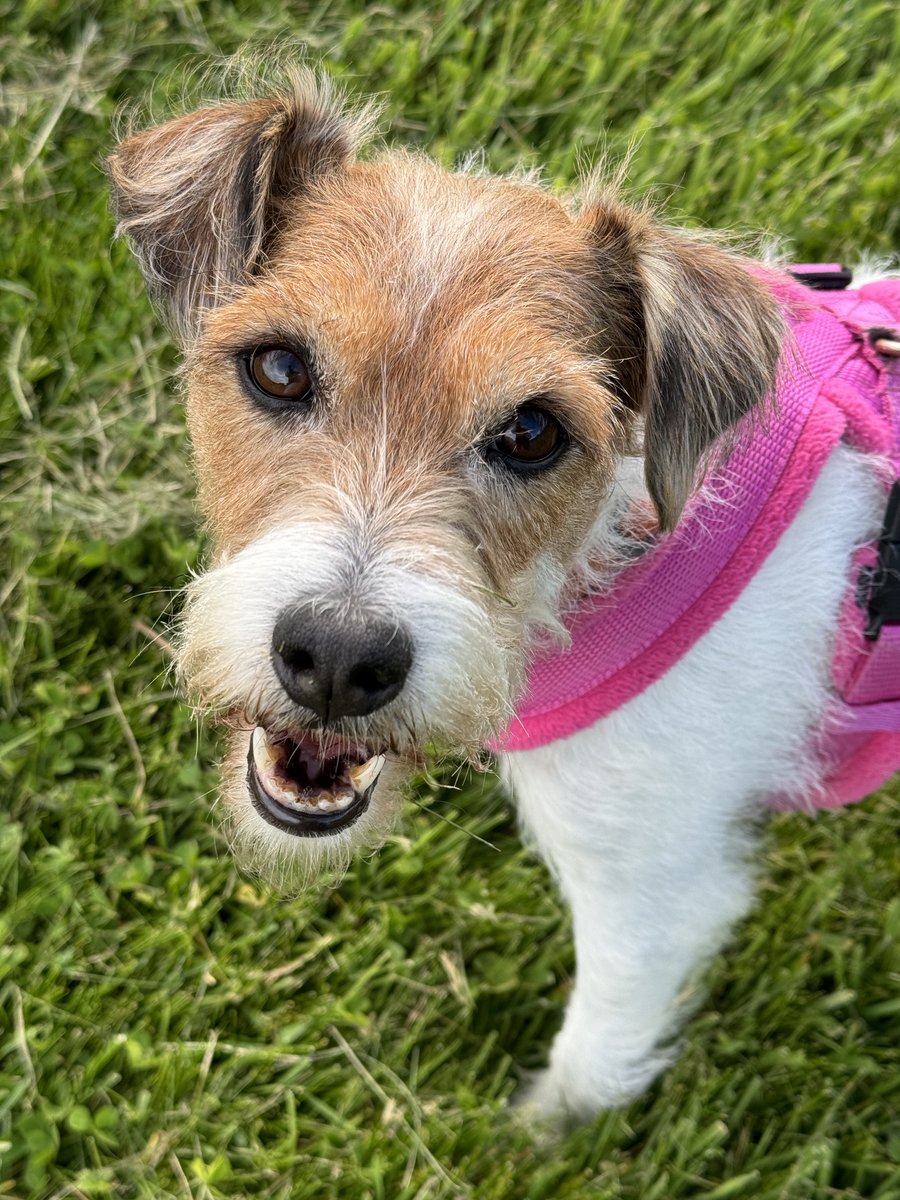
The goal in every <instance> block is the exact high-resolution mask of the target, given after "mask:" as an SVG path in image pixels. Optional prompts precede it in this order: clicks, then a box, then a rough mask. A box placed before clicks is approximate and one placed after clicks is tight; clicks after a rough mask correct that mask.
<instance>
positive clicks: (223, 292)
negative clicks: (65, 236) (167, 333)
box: [107, 71, 372, 339]
mask: <svg viewBox="0 0 900 1200" xmlns="http://www.w3.org/2000/svg"><path fill="white" fill-rule="evenodd" d="M371 120H372V109H371V108H370V109H363V110H360V111H357V112H351V111H350V110H348V108H347V107H346V106H345V104H344V103H343V102H342V101H341V99H340V98H339V97H337V96H336V95H335V93H334V91H333V88H332V87H331V86H330V84H329V83H328V81H327V80H326V79H325V78H324V77H319V76H315V75H314V74H313V73H312V72H311V71H299V72H297V73H296V74H295V76H294V77H293V79H292V81H291V84H290V86H289V87H287V88H285V89H284V90H283V91H281V92H279V93H278V94H276V95H272V96H269V97H267V98H264V99H257V100H250V101H247V102H246V103H222V104H217V105H213V106H211V107H209V108H202V109H200V110H199V111H197V112H193V113H188V114H187V115H186V116H183V117H178V118H176V119H174V120H171V121H167V122H166V123H165V124H163V125H157V126H154V127H151V128H149V129H145V130H143V131H142V132H140V133H136V134H133V135H131V136H129V137H126V138H125V139H124V140H123V141H122V142H120V144H119V145H118V147H117V148H116V150H115V152H114V153H113V154H112V155H111V156H110V157H109V159H108V160H107V167H108V170H109V175H110V178H111V181H112V191H113V207H114V209H115V212H116V214H117V216H118V218H119V226H118V229H119V232H120V233H124V234H125V235H126V236H127V237H128V239H129V241H130V243H131V245H132V247H133V249H134V251H135V253H136V254H137V257H138V259H139V261H140V263H141V267H142V269H143V272H144V275H145V277H146V279H147V283H148V286H149V288H150V291H151V293H152V294H153V295H154V297H155V298H156V299H157V300H158V301H160V302H161V304H162V306H163V308H164V310H165V312H166V314H167V316H168V317H169V319H170V321H171V323H172V325H173V327H174V329H175V331H176V333H178V334H179V335H180V336H181V337H182V338H183V339H189V338H190V337H191V336H192V335H193V334H194V333H195V332H196V329H197V326H198V324H199V321H200V319H201V318H202V315H203V313H204V312H205V311H207V310H209V309H210V308H213V307H215V305H216V304H219V303H221V302H222V301H223V300H225V299H227V298H228V297H229V295H231V294H232V293H233V292H234V290H235V288H236V287H238V286H239V285H240V284H241V283H244V282H246V280H247V279H248V278H250V277H251V276H252V275H253V274H254V272H255V271H257V270H258V269H259V267H260V266H261V265H262V264H263V263H264V261H265V256H266V251H267V248H268V246H269V242H270V239H271V236H272V234H273V233H274V232H275V231H276V230H277V226H278V220H279V215H280V211H281V209H282V208H283V207H284V205H285V203H286V202H287V201H289V200H290V199H291V198H292V197H294V196H296V195H297V193H298V192H300V191H302V190H303V189H304V188H306V187H308V186H309V185H310V184H311V183H312V182H313V181H314V180H315V179H317V178H319V177H321V176H322V175H324V174H327V173H330V172H334V171H339V170H341V169H342V168H344V167H346V166H347V165H348V163H349V162H350V161H351V160H352V158H353V157H354V155H355V152H356V150H357V147H358V145H359V143H360V141H361V140H362V138H363V137H364V136H365V134H366V132H367V130H368V127H369V125H370V124H371Z"/></svg>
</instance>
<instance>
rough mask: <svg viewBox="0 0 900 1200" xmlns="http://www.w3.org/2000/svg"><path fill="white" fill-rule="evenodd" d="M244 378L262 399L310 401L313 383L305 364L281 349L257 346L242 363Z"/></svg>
mask: <svg viewBox="0 0 900 1200" xmlns="http://www.w3.org/2000/svg"><path fill="white" fill-rule="evenodd" d="M244 362H245V369H246V372H247V378H248V380H249V382H250V384H251V386H252V387H253V389H254V390H255V391H256V392H258V393H260V394H261V396H262V397H263V398H264V399H268V400H282V401H284V400H287V401H290V402H295V403H296V402H297V401H300V402H302V401H305V400H311V399H312V395H313V382H312V375H311V373H310V369H309V366H308V365H307V363H306V362H305V361H304V360H303V359H302V358H301V357H300V355H299V354H297V353H296V352H295V351H293V350H288V349H287V347H285V346H261V347H260V348H259V349H257V350H254V351H252V352H251V353H250V354H248V355H247V357H246V358H245V360H244Z"/></svg>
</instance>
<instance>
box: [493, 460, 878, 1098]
mask: <svg viewBox="0 0 900 1200" xmlns="http://www.w3.org/2000/svg"><path fill="white" fill-rule="evenodd" d="M883 506H884V492H883V488H882V487H881V485H880V484H879V483H878V481H877V479H876V478H875V475H874V471H873V464H872V462H871V460H870V459H868V458H867V457H866V456H864V455H862V454H859V453H858V452H856V451H853V450H851V449H849V448H846V447H840V448H839V449H838V450H837V451H835V453H834V454H833V455H832V457H831V459H830V460H829V462H828V463H827V464H826V466H825V468H824V470H823V471H822V474H821V476H820V477H819V479H818V481H817V482H816V484H815V487H814V488H813V491H812V493H811V495H810V497H809V499H808V500H807V501H806V503H805V505H804V506H803V508H802V510H801V511H800V513H799V514H798V516H797V518H796V519H795V520H794V522H793V523H792V525H791V526H790V527H789V528H788V530H787V532H786V533H785V535H784V536H783V538H782V539H781V541H780V542H779V544H778V545H777V547H776V548H775V550H774V551H773V552H772V554H771V555H770V556H769V558H768V559H767V560H766V562H765V563H764V565H763V567H762V569H761V570H760V571H759V573H758V574H757V575H756V577H755V578H754V579H753V580H752V581H751V583H750V584H749V585H748V586H747V588H746V589H745V590H744V592H743V593H742V595H741V596H740V597H739V599H738V600H737V601H736V602H735V604H734V605H733V606H732V607H731V608H730V609H729V611H728V612H727V613H726V614H725V615H724V616H723V617H722V618H721V619H720V620H719V621H718V622H717V623H716V624H715V625H714V626H713V627H712V628H711V629H710V630H709V631H708V632H707V633H706V634H705V635H704V636H703V637H702V638H701V639H700V640H699V641H698V642H697V644H696V645H695V646H694V647H693V648H692V649H691V650H690V651H689V652H688V653H687V654H686V655H685V656H684V658H682V659H681V660H680V661H679V662H678V663H677V664H676V665H675V666H673V667H672V668H671V670H669V671H668V672H667V673H666V674H665V675H664V676H663V677H662V678H661V679H660V680H658V681H657V682H656V683H655V684H653V685H652V686H651V687H649V688H648V689H647V690H646V691H645V692H644V693H642V694H641V695H640V696H637V697H636V698H635V699H634V700H632V701H630V702H629V703H628V704H626V705H624V706H623V707H622V708H620V709H618V710H617V711H616V712H614V713H612V714H610V715H609V716H608V717H606V718H604V719H603V720H601V721H599V722H597V724H595V725H594V726H592V727H591V728H589V729H586V730H583V731H581V732H579V733H576V734H574V735H573V736H571V737H569V738H565V739H562V740H560V741H557V742H554V743H552V744H550V745H548V746H543V747H540V748H538V749H533V750H525V751H518V752H515V753H511V754H507V755H504V756H503V759H502V763H501V773H502V775H503V777H504V779H505V780H506V782H507V783H508V785H509V786H510V789H511V791H512V792H513V794H514V795H515V797H516V801H517V805H518V809H519V813H520V815H521V820H522V824H523V826H524V829H525V831H526V834H527V835H528V836H529V837H530V838H531V839H533V841H534V842H535V843H536V845H537V848H538V850H539V851H540V853H541V855H542V856H543V857H544V859H545V860H546V861H547V863H548V865H549V866H550V868H551V870H552V871H553V872H554V874H555V875H556V877H557V879H558V881H559V884H560V887H561V889H562V891H563V894H564V895H565V897H566V899H567V900H568V901H569V903H570V904H571V906H572V910H573V918H574V926H575V938H576V950H577V956H578V978H577V982H576V987H575V991H574V994H573V996H572V1000H571V1002H570V1005H569V1008H568V1010H567V1013H566V1019H565V1023H564V1026H563V1029H562V1030H561V1032H560V1034H559V1035H558V1037H557V1040H556V1043H555V1045H554V1048H553V1053H552V1056H551V1065H550V1068H549V1070H548V1071H547V1072H546V1073H545V1074H544V1075H543V1076H542V1077H541V1079H540V1080H539V1081H538V1083H537V1084H536V1086H535V1089H534V1093H533V1100H534V1102H535V1104H536V1105H537V1106H538V1107H539V1108H540V1109H542V1110H544V1111H548V1112H549V1111H554V1110H558V1109H559V1108H560V1107H564V1108H568V1109H570V1110H571V1111H574V1112H576V1113H588V1112H591V1111H594V1110H595V1109H596V1108H597V1107H600V1106H604V1105H608V1104H611V1103H618V1102H620V1101H622V1100H624V1099H627V1098H628V1097H629V1096H631V1095H634V1094H635V1093H637V1092H638V1091H640V1090H641V1089H642V1088H643V1087H644V1086H646V1084H647V1083H648V1082H649V1080H650V1079H652V1078H653V1076H654V1075H655V1074H656V1073H657V1071H658V1070H659V1069H660V1068H661V1066H663V1065H664V1063H665V1061H666V1055H665V1052H664V1051H663V1052H661V1051H660V1050H659V1049H658V1047H659V1043H660V1040H661V1039H664V1038H665V1036H666V1034H667V1032H668V1031H669V1029H670V1028H671V1026H672V1022H673V1019H674V1016H675V1012H676V1007H677V1006H676V997H677V995H678V992H679V991H680V989H681V988H682V986H683V985H684V983H685V981H686V979H687V977H688V976H689V975H690V973H691V971H692V969H693V968H694V967H695V965H696V963H697V961H698V960H700V959H702V958H703V957H704V956H705V955H706V954H708V953H711V952H712V951H713V950H715V949H716V948H717V947H718V946H719V944H720V943H721V941H722V940H723V938H724V936H725V934H726V933H727V931H728V929H729V927H730V926H731V924H732V922H733V921H734V920H735V919H736V918H737V917H739V916H740V915H741V914H742V913H744V912H745V911H746V909H747V907H748V906H749V903H750V900H751V893H752V869H751V867H750V865H749V863H748V861H747V860H748V852H749V849H750V841H751V837H750V834H749V832H748V822H746V821H745V820H743V819H742V818H744V817H745V816H747V815H749V814H750V813H752V812H753V811H754V810H755V809H756V808H758V806H759V805H760V804H762V803H764V802H765V801H766V799H767V798H768V797H770V796H771V795H773V794H775V793H783V792H785V791H786V792H788V793H790V792H797V793H798V794H803V793H807V792H809V790H810V789H811V788H812V787H815V785H816V782H817V777H818V767H817V764H816V761H815V757H814V753H813V749H812V738H811V734H812V732H813V731H814V730H815V729H816V728H817V727H819V726H820V725H821V723H822V720H823V718H824V716H825V714H826V712H827V709H828V705H829V703H830V701H831V698H832V696H831V692H830V678H831V654H832V649H833V645H834V637H835V632H836V629H837V618H838V612H839V609H840V605H841V601H842V599H843V596H844V594H845V590H846V588H847V586H848V573H849V566H850V557H851V554H852V552H853V550H854V548H856V547H857V546H859V545H862V544H864V543H865V542H867V541H869V540H871V539H872V538H873V537H874V536H876V534H877V531H878V528H879V523H880V519H881V515H882V510H883Z"/></svg>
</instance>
